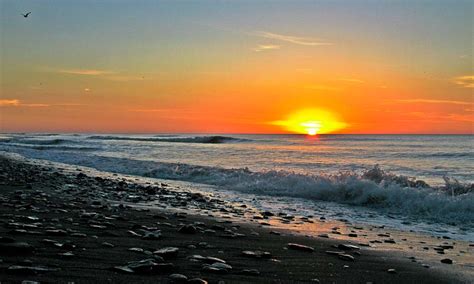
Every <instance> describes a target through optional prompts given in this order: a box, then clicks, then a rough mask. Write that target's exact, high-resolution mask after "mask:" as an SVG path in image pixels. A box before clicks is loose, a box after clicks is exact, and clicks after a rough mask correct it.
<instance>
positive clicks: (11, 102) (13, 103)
mask: <svg viewBox="0 0 474 284" xmlns="http://www.w3.org/2000/svg"><path fill="white" fill-rule="evenodd" d="M82 105H83V104H72V103H58V104H44V103H33V104H28V103H23V102H21V101H20V100H18V99H6V100H0V107H65V106H82Z"/></svg>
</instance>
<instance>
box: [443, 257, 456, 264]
mask: <svg viewBox="0 0 474 284" xmlns="http://www.w3.org/2000/svg"><path fill="white" fill-rule="evenodd" d="M440 261H441V263H445V264H453V260H452V259H449V258H443V259H442V260H440Z"/></svg>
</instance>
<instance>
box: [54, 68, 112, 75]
mask: <svg viewBox="0 0 474 284" xmlns="http://www.w3.org/2000/svg"><path fill="white" fill-rule="evenodd" d="M59 73H64V74H72V75H86V76H101V75H108V74H114V73H115V72H112V71H106V70H96V69H63V70H59Z"/></svg>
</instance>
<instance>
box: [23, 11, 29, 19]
mask: <svg viewBox="0 0 474 284" xmlns="http://www.w3.org/2000/svg"><path fill="white" fill-rule="evenodd" d="M30 14H31V12H28V13H26V14H21V15H22V16H23V17H25V18H28V16H29V15H30Z"/></svg>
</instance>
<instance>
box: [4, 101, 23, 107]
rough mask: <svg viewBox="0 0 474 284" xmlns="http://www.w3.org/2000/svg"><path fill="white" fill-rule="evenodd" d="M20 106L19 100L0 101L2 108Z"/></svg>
mask: <svg viewBox="0 0 474 284" xmlns="http://www.w3.org/2000/svg"><path fill="white" fill-rule="evenodd" d="M19 104H20V101H19V100H0V106H17V105H19Z"/></svg>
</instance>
